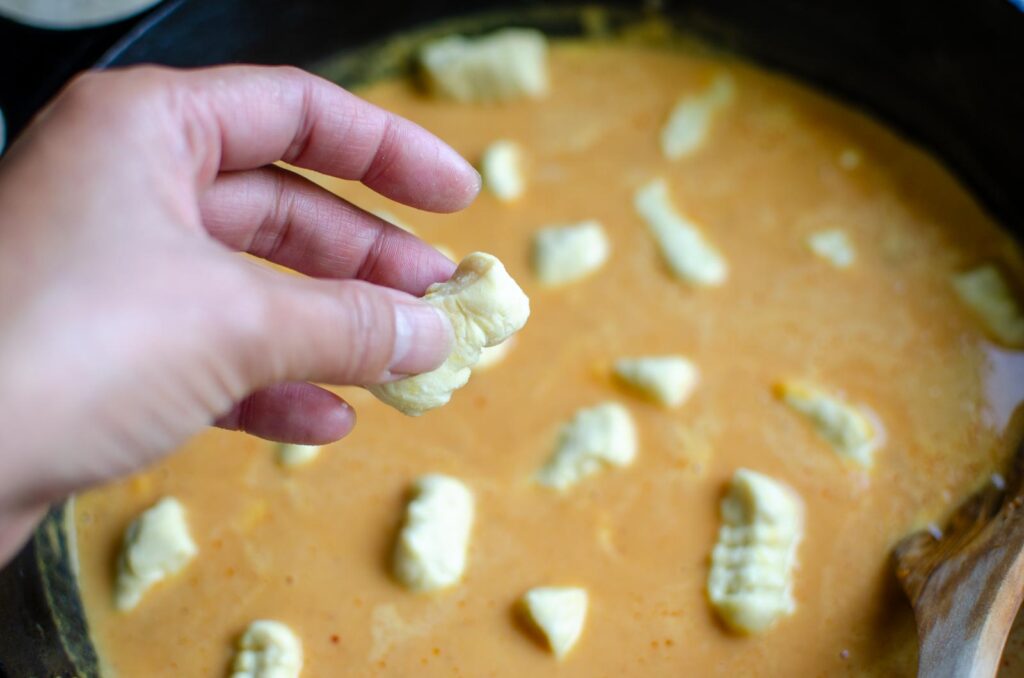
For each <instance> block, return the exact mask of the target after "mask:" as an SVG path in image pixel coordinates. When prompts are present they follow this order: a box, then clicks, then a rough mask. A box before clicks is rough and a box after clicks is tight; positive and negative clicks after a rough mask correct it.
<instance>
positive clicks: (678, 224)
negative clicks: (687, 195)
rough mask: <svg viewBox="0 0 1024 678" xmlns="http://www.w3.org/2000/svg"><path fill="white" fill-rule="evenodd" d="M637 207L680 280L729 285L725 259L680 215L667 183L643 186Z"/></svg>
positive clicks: (637, 196)
mask: <svg viewBox="0 0 1024 678" xmlns="http://www.w3.org/2000/svg"><path fill="white" fill-rule="evenodd" d="M633 204H634V207H635V208H636V211H637V213H638V214H639V215H640V216H641V217H642V218H643V219H644V221H646V222H647V226H648V227H649V228H650V230H651V233H652V234H653V235H654V239H655V240H656V241H657V243H658V247H659V248H660V249H661V254H662V256H664V258H665V262H666V263H667V264H668V267H669V269H671V271H672V273H673V274H674V275H675V276H676V277H677V278H679V279H680V280H684V281H686V282H689V283H691V284H694V285H701V286H709V287H710V286H716V285H721V284H722V283H724V282H725V279H726V278H727V277H728V275H729V267H728V265H727V264H726V261H725V258H724V257H723V256H722V255H721V254H720V253H719V252H718V250H717V249H715V247H714V245H712V244H711V243H710V242H709V241H708V239H707V238H706V237H705V236H704V234H703V233H702V232H701V229H700V227H699V226H697V224H695V223H693V222H692V221H690V220H689V219H687V218H686V217H684V216H683V215H682V214H680V213H679V211H678V210H677V209H676V206H675V205H674V204H673V202H672V198H671V196H670V195H669V192H668V185H667V184H666V183H665V181H664V180H663V179H655V180H654V181H652V182H650V183H648V184H646V185H645V186H642V187H641V188H640V189H639V190H638V191H637V192H636V195H635V196H634V200H633Z"/></svg>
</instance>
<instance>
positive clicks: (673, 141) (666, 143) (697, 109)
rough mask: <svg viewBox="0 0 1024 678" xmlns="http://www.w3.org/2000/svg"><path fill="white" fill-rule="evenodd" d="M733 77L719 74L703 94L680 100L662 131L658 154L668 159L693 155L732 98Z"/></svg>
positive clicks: (733, 94)
mask: <svg viewBox="0 0 1024 678" xmlns="http://www.w3.org/2000/svg"><path fill="white" fill-rule="evenodd" d="M735 93H736V83H735V82H734V81H733V79H732V76H730V75H729V74H727V73H720V74H719V75H717V76H716V77H715V79H714V80H713V81H712V82H711V84H710V86H708V88H707V89H706V90H704V91H703V92H700V93H698V94H691V95H688V96H684V97H682V98H680V99H679V101H678V102H677V103H676V105H675V107H674V108H673V109H672V112H671V113H669V116H668V121H667V122H666V123H665V126H664V127H663V128H662V130H661V152H662V154H663V155H664V156H665V157H666V158H668V159H669V160H678V159H679V158H682V157H683V156H685V155H689V154H690V153H693V152H694V151H696V150H697V149H699V148H700V147H701V146H703V145H704V142H705V141H706V140H707V138H708V136H709V133H710V131H711V127H712V125H713V123H714V119H715V116H716V115H717V114H718V112H719V111H721V110H722V109H723V108H725V107H726V106H728V105H729V104H730V103H731V102H732V100H733V99H734V98H735Z"/></svg>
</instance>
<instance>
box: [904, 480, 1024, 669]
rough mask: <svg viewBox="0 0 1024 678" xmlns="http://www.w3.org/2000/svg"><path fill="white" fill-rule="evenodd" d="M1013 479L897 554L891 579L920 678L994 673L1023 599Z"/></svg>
mask: <svg viewBox="0 0 1024 678" xmlns="http://www.w3.org/2000/svg"><path fill="white" fill-rule="evenodd" d="M1015 476H1016V474H1015ZM1019 478H1020V476H1016V479H1015V482H1014V487H1013V488H1010V489H1007V490H1005V491H1004V490H1003V489H1002V488H999V487H994V486H993V487H990V488H988V489H986V490H984V491H982V492H980V493H979V494H978V495H976V496H975V497H974V498H972V499H971V500H970V501H969V502H968V503H967V504H965V505H964V506H963V507H961V509H960V510H958V512H957V514H956V515H955V516H954V517H953V519H952V520H951V521H950V525H949V526H948V528H947V531H946V535H945V536H943V537H942V538H941V539H938V540H936V538H935V537H934V536H932V535H930V534H929V533H927V532H925V533H918V534H916V535H912V536H911V537H908V538H907V539H906V540H904V541H903V542H901V544H900V545H899V546H898V547H897V549H896V552H895V559H896V565H897V569H896V574H897V576H898V577H899V579H900V582H901V583H902V584H903V586H904V589H905V590H906V591H907V594H908V595H909V596H910V600H911V604H912V605H913V607H914V616H915V618H916V619H917V630H918V637H919V642H920V655H919V659H918V676H921V677H922V678H924V677H927V678H946V677H949V678H965V677H970V678H992V677H993V676H995V675H996V671H997V670H998V667H999V660H1000V657H1001V656H1002V652H1003V646H1004V645H1005V644H1006V637H1007V635H1008V634H1009V632H1010V627H1011V626H1012V625H1013V621H1014V618H1015V617H1016V614H1017V610H1018V609H1019V608H1020V604H1021V598H1022V596H1024V514H1022V511H1021V507H1022V505H1024V495H1022V492H1021V489H1022V488H1021V486H1020V481H1019Z"/></svg>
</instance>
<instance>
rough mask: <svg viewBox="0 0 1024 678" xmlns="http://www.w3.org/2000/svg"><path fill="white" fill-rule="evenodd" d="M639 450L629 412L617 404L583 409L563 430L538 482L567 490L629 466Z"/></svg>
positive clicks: (540, 473) (538, 475) (538, 476)
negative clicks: (610, 470) (605, 473)
mask: <svg viewBox="0 0 1024 678" xmlns="http://www.w3.org/2000/svg"><path fill="white" fill-rule="evenodd" d="M636 448H637V436H636V428H635V427H634V425H633V418H632V417H631V416H630V414H629V410H627V409H626V408H625V407H623V406H622V405H620V404H618V403H614V402H610V403H603V404H601V405H596V406H594V407H589V408H584V409H581V410H578V411H577V412H576V414H575V416H573V418H572V419H571V420H570V421H569V422H568V423H567V424H565V425H564V426H562V428H561V430H560V431H559V433H558V440H557V442H556V444H555V451H554V453H553V454H552V455H551V457H550V458H549V459H548V461H547V463H546V464H544V466H543V467H542V468H541V469H540V471H539V472H538V473H537V481H538V482H539V483H540V484H541V485H546V486H548V487H553V488H555V489H557V490H565V489H568V488H570V487H572V486H573V485H575V484H576V483H578V482H580V481H581V480H583V479H584V478H586V477H588V476H591V475H593V474H595V473H597V472H599V471H601V470H603V469H606V468H608V467H623V466H629V465H630V464H631V463H633V459H634V458H635V457H636Z"/></svg>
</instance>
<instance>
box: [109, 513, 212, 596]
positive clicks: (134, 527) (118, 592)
mask: <svg viewBox="0 0 1024 678" xmlns="http://www.w3.org/2000/svg"><path fill="white" fill-rule="evenodd" d="M198 552H199V549H198V547H196V544H195V542H194V541H192V535H191V534H189V529H188V521H187V520H186V515H185V507H184V506H182V504H181V502H180V501H178V500H177V499H175V498H174V497H164V498H163V499H161V500H160V501H158V502H157V503H156V504H155V505H153V506H152V507H151V508H149V509H147V510H145V511H143V512H142V513H141V514H140V515H139V516H138V517H137V518H136V519H135V520H134V521H132V523H131V524H130V525H129V526H128V529H127V530H126V531H125V535H124V543H123V544H122V546H121V553H120V556H119V558H118V561H117V579H116V582H115V592H114V603H115V605H116V606H117V608H118V609H119V610H130V609H132V608H134V607H135V606H136V605H138V604H139V601H140V600H142V596H143V595H144V594H145V593H146V592H147V591H148V590H149V589H150V588H152V587H153V586H154V585H155V584H157V583H158V582H160V581H163V580H164V579H166V578H168V577H170V576H172V575H175V574H177V573H179V572H181V571H182V570H183V569H185V566H186V565H188V564H189V562H190V561H191V560H192V559H193V558H195V556H196V554H197V553H198Z"/></svg>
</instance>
